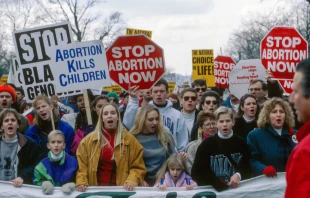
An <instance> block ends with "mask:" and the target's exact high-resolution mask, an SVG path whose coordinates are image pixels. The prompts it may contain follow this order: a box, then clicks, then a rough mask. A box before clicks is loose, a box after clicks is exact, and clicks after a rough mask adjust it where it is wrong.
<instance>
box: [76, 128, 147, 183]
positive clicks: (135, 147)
mask: <svg viewBox="0 0 310 198" xmlns="http://www.w3.org/2000/svg"><path fill="white" fill-rule="evenodd" d="M120 146H122V147H123V150H122V152H123V153H122V156H120V155H121V154H120ZM100 155H101V148H100V142H99V137H98V132H96V131H94V132H92V133H90V134H89V135H87V136H86V137H85V138H84V139H83V140H82V141H81V143H80V145H79V147H78V149H77V154H76V156H77V160H78V164H79V168H78V171H77V176H76V185H77V186H79V185H85V186H98V181H97V170H98V164H99V159H100ZM114 157H115V162H116V185H117V186H123V185H124V184H125V183H130V184H133V185H135V186H141V185H142V182H143V179H144V176H145V174H146V168H145V165H144V161H143V147H142V146H141V144H140V143H139V142H138V141H137V139H136V138H135V137H134V136H133V135H131V134H129V133H128V132H127V130H126V129H124V141H123V142H122V143H121V144H120V145H116V146H115V148H114Z"/></svg>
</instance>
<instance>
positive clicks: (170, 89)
mask: <svg viewBox="0 0 310 198" xmlns="http://www.w3.org/2000/svg"><path fill="white" fill-rule="evenodd" d="M175 85H176V82H168V92H169V93H173V92H174V90H175Z"/></svg>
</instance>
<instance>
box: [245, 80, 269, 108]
mask: <svg viewBox="0 0 310 198" xmlns="http://www.w3.org/2000/svg"><path fill="white" fill-rule="evenodd" d="M249 93H250V94H252V95H254V96H255V98H256V100H257V103H258V105H259V106H260V107H263V105H264V103H265V102H266V101H267V98H266V97H265V96H266V94H267V84H266V83H265V82H264V81H263V80H260V79H256V80H253V81H252V82H251V83H250V88H249Z"/></svg>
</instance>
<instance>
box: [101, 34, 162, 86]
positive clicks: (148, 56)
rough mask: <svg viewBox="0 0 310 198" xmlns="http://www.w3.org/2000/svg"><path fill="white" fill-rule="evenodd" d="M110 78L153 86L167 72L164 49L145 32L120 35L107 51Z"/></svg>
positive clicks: (118, 81) (138, 84) (115, 80)
mask: <svg viewBox="0 0 310 198" xmlns="http://www.w3.org/2000/svg"><path fill="white" fill-rule="evenodd" d="M106 54H107V60H108V65H109V72H110V77H111V79H112V80H113V81H114V82H115V83H117V84H118V85H119V86H121V87H122V88H123V89H125V90H127V91H128V85H129V84H130V85H131V86H135V85H136V86H139V87H140V88H139V89H141V90H145V89H150V88H151V87H152V86H153V85H154V84H155V83H156V82H157V81H158V80H159V79H160V78H161V77H162V76H163V75H164V73H165V59H164V51H163V49H162V48H161V47H159V46H158V45H157V44H156V43H155V42H153V41H152V40H150V39H149V38H147V37H146V36H144V35H132V36H119V37H118V38H117V39H116V40H115V42H114V43H113V44H112V45H111V46H110V47H109V49H108V50H107V52H106Z"/></svg>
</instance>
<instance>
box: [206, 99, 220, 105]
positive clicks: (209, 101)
mask: <svg viewBox="0 0 310 198" xmlns="http://www.w3.org/2000/svg"><path fill="white" fill-rule="evenodd" d="M205 103H206V104H207V105H209V104H211V103H212V104H213V105H216V104H217V101H216V100H206V101H205Z"/></svg>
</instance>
